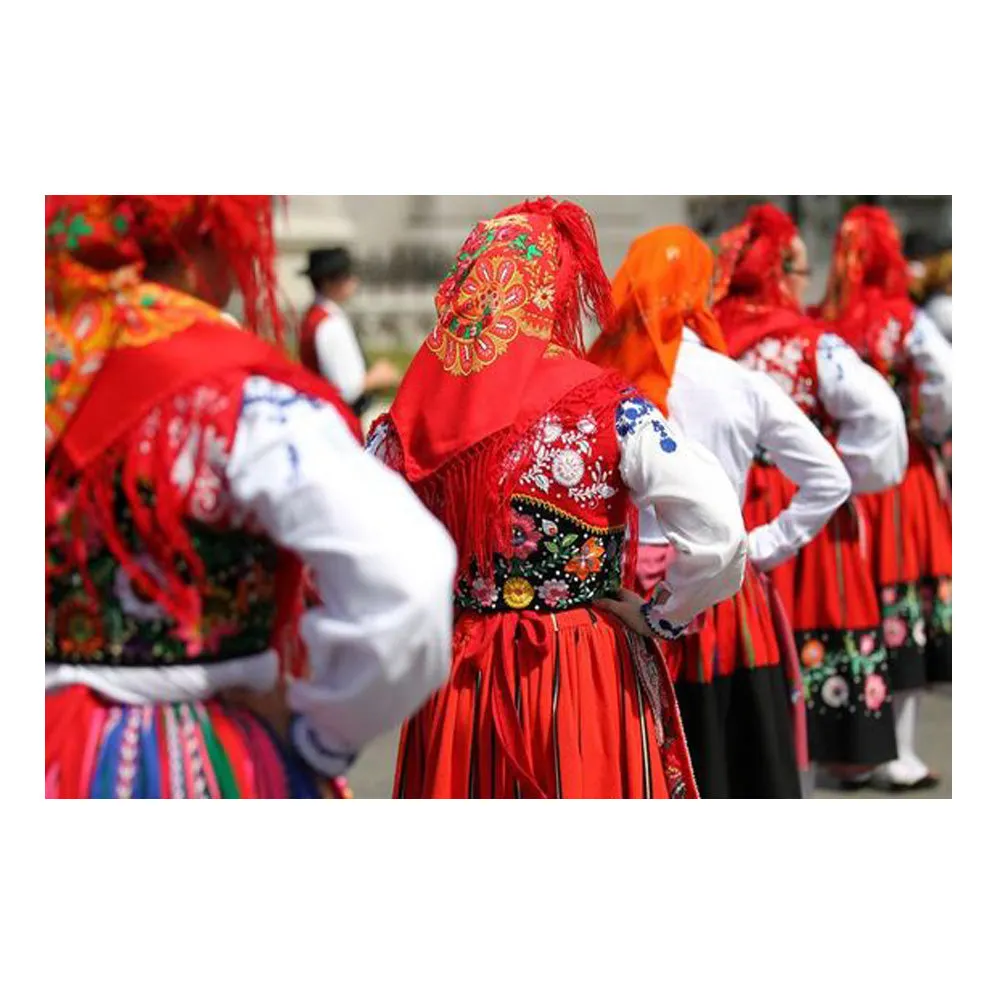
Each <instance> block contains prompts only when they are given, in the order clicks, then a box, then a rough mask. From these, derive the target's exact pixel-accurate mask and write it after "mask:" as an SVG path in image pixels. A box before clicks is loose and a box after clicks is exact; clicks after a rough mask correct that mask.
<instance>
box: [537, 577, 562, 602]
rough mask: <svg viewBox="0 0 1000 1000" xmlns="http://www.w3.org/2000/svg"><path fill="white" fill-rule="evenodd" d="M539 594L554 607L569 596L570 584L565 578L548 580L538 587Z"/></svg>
mask: <svg viewBox="0 0 1000 1000" xmlns="http://www.w3.org/2000/svg"><path fill="white" fill-rule="evenodd" d="M538 596H539V597H540V598H541V599H542V600H543V601H544V602H545V604H546V606H547V607H550V608H554V607H555V606H556V605H557V604H559V603H560V601H565V600H566V599H567V598H568V597H569V584H568V583H566V582H565V581H564V580H546V581H545V583H543V584H542V585H541V587H539V588H538Z"/></svg>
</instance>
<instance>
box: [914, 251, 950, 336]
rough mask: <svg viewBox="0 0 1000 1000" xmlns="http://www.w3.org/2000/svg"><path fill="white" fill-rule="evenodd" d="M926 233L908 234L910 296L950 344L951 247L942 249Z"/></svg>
mask: <svg viewBox="0 0 1000 1000" xmlns="http://www.w3.org/2000/svg"><path fill="white" fill-rule="evenodd" d="M939 246H940V245H938V246H935V244H934V243H932V242H931V241H930V240H929V239H927V238H926V237H925V236H924V235H923V234H920V233H913V234H912V236H910V237H907V240H906V244H905V253H906V257H907V268H908V270H909V279H910V284H909V291H910V298H912V299H913V301H914V302H915V303H916V304H917V305H918V306H920V308H921V309H922V310H923V311H924V312H925V313H927V315H928V316H929V317H930V318H931V319H932V320H933V321H934V324H935V326H937V328H938V329H939V330H940V331H941V333H942V334H944V336H945V338H946V339H947V341H948V343H949V344H950V343H951V248H950V247H949V248H948V249H947V250H941V249H939V248H938V247H939Z"/></svg>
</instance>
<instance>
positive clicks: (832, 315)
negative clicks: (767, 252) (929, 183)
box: [821, 207, 951, 789]
mask: <svg viewBox="0 0 1000 1000" xmlns="http://www.w3.org/2000/svg"><path fill="white" fill-rule="evenodd" d="M907 284H908V273H907V266H906V260H905V258H904V256H903V252H902V248H901V245H900V239H899V233H898V231H897V230H896V227H895V225H894V223H893V221H892V219H891V217H890V216H889V214H888V212H886V211H885V210H884V209H881V208H868V207H864V208H856V209H853V210H852V211H850V212H848V214H847V215H846V216H845V218H844V221H843V222H842V223H841V226H840V230H839V232H838V233H837V240H836V244H835V247H834V256H833V263H832V267H831V272H830V283H829V289H828V291H827V296H826V299H825V300H824V302H823V306H822V309H821V314H822V317H823V321H824V322H825V323H826V324H827V325H828V326H831V327H832V328H835V329H836V330H837V331H838V332H839V333H840V335H841V336H842V337H843V338H844V340H846V341H847V342H848V343H849V344H850V345H851V346H852V347H854V348H855V350H857V351H858V353H859V354H860V355H861V356H862V357H863V358H865V360H867V361H868V362H869V363H870V364H872V365H873V366H874V367H875V368H877V369H878V371H880V372H881V373H882V374H883V375H884V376H885V378H886V379H888V381H889V384H890V385H892V386H893V388H894V389H895V390H896V393H897V395H898V396H899V400H900V402H901V404H902V407H903V411H904V412H905V414H906V417H907V425H908V428H909V434H910V442H909V454H910V460H909V466H908V468H907V470H906V478H905V479H904V480H903V482H902V484H901V485H900V486H896V487H894V488H892V489H889V490H886V491H884V492H882V493H878V494H875V495H873V496H868V497H865V498H864V499H865V501H866V504H865V505H866V509H867V511H868V514H869V517H870V518H871V523H872V528H873V539H874V545H873V552H874V572H875V580H876V584H877V586H878V592H879V601H880V605H881V611H882V627H883V632H884V636H885V644H886V647H887V649H888V653H889V669H890V674H891V677H892V689H893V698H894V701H895V705H894V708H895V715H896V741H897V744H898V747H899V756H898V758H897V759H896V760H894V761H892V762H891V763H890V764H888V765H886V766H884V767H882V768H880V769H879V771H878V773H877V775H876V777H877V780H878V781H879V783H888V784H889V785H890V786H891V787H892V788H894V789H907V788H926V787H931V786H933V785H935V784H936V783H937V780H938V779H937V778H936V777H935V776H934V775H933V774H931V772H930V769H929V768H928V767H927V765H926V764H925V763H924V762H923V761H922V760H921V759H920V757H919V756H918V754H917V752H916V746H915V737H916V725H917V712H918V705H919V700H920V692H921V690H922V689H923V688H925V687H926V686H927V685H928V684H932V683H935V682H939V681H945V682H950V681H951V515H950V511H949V503H948V486H947V477H946V474H945V470H944V468H943V466H942V464H941V460H940V458H939V456H938V455H937V454H936V453H935V452H934V451H933V450H932V448H933V446H935V445H939V444H941V443H942V442H943V441H944V440H945V438H946V436H947V434H948V432H949V430H950V429H951V345H950V344H949V343H948V341H947V340H946V339H945V338H944V336H943V335H942V333H941V331H940V330H939V329H938V328H937V327H936V326H935V324H934V323H933V322H932V321H931V320H930V319H929V318H928V316H927V315H926V314H925V313H923V312H922V311H921V310H919V309H916V308H914V306H913V303H912V302H911V301H910V298H909V296H908V287H907Z"/></svg>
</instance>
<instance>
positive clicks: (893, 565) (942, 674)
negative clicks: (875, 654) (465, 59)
mask: <svg viewBox="0 0 1000 1000" xmlns="http://www.w3.org/2000/svg"><path fill="white" fill-rule="evenodd" d="M863 499H864V506H865V510H866V512H867V514H868V516H869V518H870V520H871V523H872V532H873V536H874V545H873V561H872V562H873V565H872V569H873V573H874V579H875V584H876V587H877V590H878V599H879V604H880V614H881V619H882V629H883V634H884V638H885V644H886V647H887V649H888V656H889V666H890V672H891V675H892V682H893V689H894V690H909V689H914V688H920V687H923V686H925V685H927V684H928V683H935V682H950V681H951V502H950V497H949V490H948V484H947V474H946V470H945V469H944V467H943V465H942V464H941V460H940V457H939V456H938V455H936V454H935V453H933V452H931V451H930V450H929V449H928V448H926V447H925V446H924V445H923V444H922V443H921V442H920V441H919V440H918V439H916V438H911V439H910V462H909V466H908V468H907V472H906V478H905V479H904V480H903V482H902V484H901V485H899V486H897V487H895V488H894V489H891V490H886V491H885V492H883V493H878V494H874V495H872V496H867V497H864V498H863Z"/></svg>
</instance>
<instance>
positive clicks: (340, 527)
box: [227, 377, 456, 774]
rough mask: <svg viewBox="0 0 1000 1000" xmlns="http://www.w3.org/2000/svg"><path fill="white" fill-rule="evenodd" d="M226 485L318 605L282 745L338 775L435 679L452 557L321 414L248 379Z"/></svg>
mask: <svg viewBox="0 0 1000 1000" xmlns="http://www.w3.org/2000/svg"><path fill="white" fill-rule="evenodd" d="M227 476H228V480H229V491H230V494H231V496H232V498H233V500H234V501H235V502H236V503H237V505H238V506H240V507H242V509H243V510H244V511H245V512H246V513H248V514H251V515H252V516H253V518H254V519H255V520H256V522H257V523H258V524H259V525H260V527H261V528H262V529H263V530H264V531H265V532H266V533H267V534H268V535H269V536H270V538H271V539H272V540H273V541H274V542H276V543H277V544H278V545H280V546H282V547H283V548H286V549H289V550H291V551H292V552H294V553H296V554H297V555H298V556H299V557H300V558H301V559H302V560H303V561H304V562H305V563H306V564H307V565H308V566H309V567H311V569H312V570H313V571H314V574H315V580H316V584H317V587H318V590H319V593H320V597H321V600H322V604H321V606H320V607H318V608H313V609H311V610H309V611H307V612H306V614H305V616H304V618H303V622H302V636H303V639H304V641H305V643H306V646H307V648H308V651H309V656H310V661H311V676H310V678H309V679H308V680H302V681H293V682H292V683H291V684H290V687H289V694H288V698H289V706H290V707H291V709H292V711H293V712H294V713H297V717H296V718H295V719H294V721H293V728H292V739H293V742H294V743H295V745H296V749H297V750H298V751H299V752H300V753H301V754H302V756H303V757H304V758H305V759H306V760H307V761H308V762H309V763H310V764H312V766H313V767H315V768H316V769H317V770H319V771H321V772H323V773H326V774H337V773H341V772H342V771H343V770H344V766H345V765H344V762H345V758H346V759H349V758H350V757H351V756H353V755H354V754H355V753H357V751H359V750H360V749H361V748H362V747H363V746H364V745H365V744H366V743H368V742H369V741H370V740H372V739H373V738H375V737H376V736H378V735H379V734H381V733H383V732H386V731H387V730H390V729H392V728H394V727H395V726H397V725H399V724H400V723H402V722H403V721H404V720H405V719H406V718H408V717H409V716H410V715H411V714H412V713H413V712H415V711H416V710H417V709H418V708H419V707H420V705H421V704H422V703H423V702H424V701H425V700H426V698H427V697H428V696H429V695H430V694H432V693H433V692H434V691H435V690H436V689H437V688H438V687H440V686H441V685H442V684H443V683H444V682H445V680H446V679H447V677H448V671H449V667H450V660H451V626H452V585H453V577H454V573H455V566H456V555H455V548H454V545H453V544H452V541H451V539H450V537H449V536H448V534H447V532H446V531H445V530H444V528H443V527H442V526H441V525H440V524H439V523H438V522H437V521H436V520H435V519H434V518H433V517H432V516H431V515H430V514H429V513H428V512H427V510H426V509H425V508H424V507H423V505H422V504H421V503H420V501H419V500H418V499H417V498H416V496H415V495H414V494H413V493H412V492H411V491H410V489H409V487H408V486H407V485H406V484H405V482H404V481H403V480H402V479H401V478H400V477H399V476H397V475H396V474H395V473H392V472H390V471H389V470H387V469H385V468H383V467H382V466H381V465H380V464H379V463H378V462H377V461H376V460H375V459H373V458H372V457H371V456H369V455H366V454H365V453H364V451H363V450H362V449H361V448H360V447H359V446H358V444H357V443H356V442H355V440H354V439H353V437H352V436H351V434H350V432H349V431H348V429H347V428H346V426H345V425H344V422H343V421H342V420H341V418H340V416H339V415H338V414H337V413H336V412H335V411H334V410H333V408H332V407H330V406H328V405H326V404H325V403H320V402H318V401H317V400H315V399H311V398H309V397H307V396H303V395H299V394H298V393H296V392H295V391H294V390H292V389H290V388H288V387H287V386H283V385H279V384H277V383H274V382H272V381H270V380H268V379H265V378H259V377H255V378H251V379H248V381H247V384H246V387H245V390H244V403H243V411H242V414H241V416H240V420H239V424H238V427H237V432H236V438H235V442H234V445H233V449H232V452H231V455H230V458H229V462H228V465H227Z"/></svg>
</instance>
